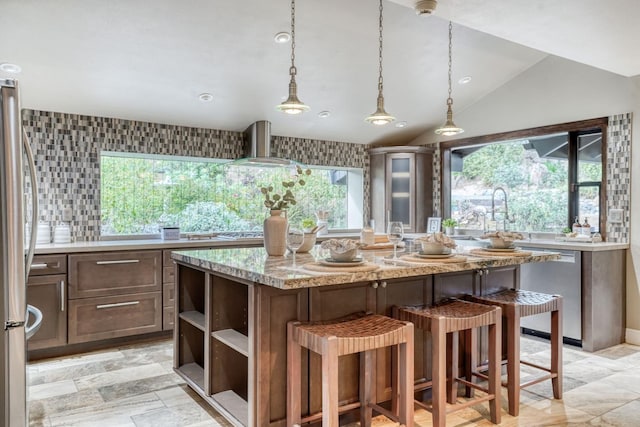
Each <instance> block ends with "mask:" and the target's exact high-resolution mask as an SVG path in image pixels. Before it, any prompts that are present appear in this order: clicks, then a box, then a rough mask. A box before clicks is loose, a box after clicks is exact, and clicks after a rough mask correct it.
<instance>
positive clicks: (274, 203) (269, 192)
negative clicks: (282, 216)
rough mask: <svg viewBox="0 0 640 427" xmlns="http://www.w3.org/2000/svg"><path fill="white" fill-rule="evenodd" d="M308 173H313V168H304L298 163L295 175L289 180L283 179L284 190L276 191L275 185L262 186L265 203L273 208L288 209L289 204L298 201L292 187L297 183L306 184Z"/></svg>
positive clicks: (261, 190)
mask: <svg viewBox="0 0 640 427" xmlns="http://www.w3.org/2000/svg"><path fill="white" fill-rule="evenodd" d="M308 175H311V169H304V170H303V169H302V167H301V166H299V165H297V166H296V173H295V175H293V176H292V177H291V179H290V180H289V181H282V187H283V188H284V192H281V193H275V192H274V188H273V185H270V186H268V187H260V192H261V193H262V194H264V205H265V206H266V207H267V208H269V209H271V210H282V209H287V208H288V207H289V205H292V206H293V205H295V204H296V203H297V202H296V197H295V195H294V194H293V191H291V189H292V188H293V187H295V185H296V184H298V185H300V186H304V185H305V180H304V177H305V176H308Z"/></svg>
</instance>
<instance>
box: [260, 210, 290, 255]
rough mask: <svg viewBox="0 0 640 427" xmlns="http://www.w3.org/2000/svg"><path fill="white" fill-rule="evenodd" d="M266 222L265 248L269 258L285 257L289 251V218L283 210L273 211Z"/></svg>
mask: <svg viewBox="0 0 640 427" xmlns="http://www.w3.org/2000/svg"><path fill="white" fill-rule="evenodd" d="M270 213H271V215H270V216H268V217H267V219H265V220H264V248H265V249H266V251H267V254H268V255H269V256H283V255H284V254H285V252H286V251H287V218H286V217H285V216H283V215H282V211H281V210H275V209H274V210H271V211H270Z"/></svg>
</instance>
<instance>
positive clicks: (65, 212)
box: [62, 206, 73, 222]
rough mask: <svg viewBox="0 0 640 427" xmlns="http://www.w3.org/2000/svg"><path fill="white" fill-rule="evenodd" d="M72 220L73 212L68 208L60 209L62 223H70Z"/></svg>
mask: <svg viewBox="0 0 640 427" xmlns="http://www.w3.org/2000/svg"><path fill="white" fill-rule="evenodd" d="M71 220H73V210H72V209H71V208H70V207H69V206H65V207H64V209H62V221H64V222H71Z"/></svg>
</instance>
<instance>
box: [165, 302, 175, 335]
mask: <svg viewBox="0 0 640 427" xmlns="http://www.w3.org/2000/svg"><path fill="white" fill-rule="evenodd" d="M174 316H175V309H174V307H173V306H171V307H163V308H162V330H163V331H170V330H172V329H173V324H174V323H175V319H174Z"/></svg>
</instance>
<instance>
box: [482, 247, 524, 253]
mask: <svg viewBox="0 0 640 427" xmlns="http://www.w3.org/2000/svg"><path fill="white" fill-rule="evenodd" d="M484 249H485V250H486V251H489V252H515V251H519V250H520V248H491V247H486V248H484Z"/></svg>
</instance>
